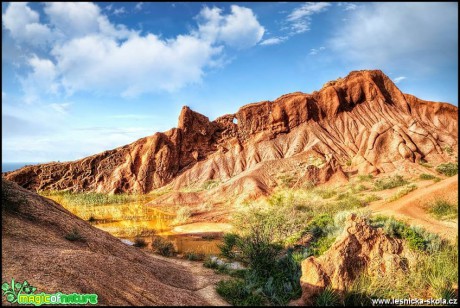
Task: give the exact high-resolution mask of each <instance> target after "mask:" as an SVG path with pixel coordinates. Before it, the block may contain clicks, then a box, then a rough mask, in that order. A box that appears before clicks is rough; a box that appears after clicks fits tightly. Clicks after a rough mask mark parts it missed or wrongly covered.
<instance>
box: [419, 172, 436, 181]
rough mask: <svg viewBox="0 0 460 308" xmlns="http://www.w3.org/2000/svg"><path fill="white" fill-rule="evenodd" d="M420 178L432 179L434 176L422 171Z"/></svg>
mask: <svg viewBox="0 0 460 308" xmlns="http://www.w3.org/2000/svg"><path fill="white" fill-rule="evenodd" d="M419 178H420V180H434V179H435V178H436V177H435V176H434V175H432V174H428V173H422V174H420V176H419Z"/></svg>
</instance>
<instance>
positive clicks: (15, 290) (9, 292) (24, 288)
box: [2, 278, 37, 303]
mask: <svg viewBox="0 0 460 308" xmlns="http://www.w3.org/2000/svg"><path fill="white" fill-rule="evenodd" d="M36 290H37V288H35V287H34V286H31V285H30V284H29V283H28V282H27V280H25V281H24V282H23V283H20V282H14V278H13V279H11V285H10V284H9V283H7V282H4V283H3V284H2V291H3V296H6V300H7V301H8V302H10V303H16V302H17V301H18V297H19V295H20V294H33V293H34V292H35V291H36Z"/></svg>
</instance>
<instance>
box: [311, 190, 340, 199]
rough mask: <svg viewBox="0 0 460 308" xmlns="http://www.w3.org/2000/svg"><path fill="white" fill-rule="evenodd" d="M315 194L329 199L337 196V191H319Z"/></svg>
mask: <svg viewBox="0 0 460 308" xmlns="http://www.w3.org/2000/svg"><path fill="white" fill-rule="evenodd" d="M315 193H316V194H318V195H319V196H320V197H321V198H323V199H329V198H332V197H334V196H335V195H337V191H336V190H334V189H317V190H315Z"/></svg>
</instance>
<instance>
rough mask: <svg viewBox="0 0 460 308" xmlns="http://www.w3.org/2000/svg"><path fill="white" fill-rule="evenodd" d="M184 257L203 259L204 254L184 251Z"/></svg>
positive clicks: (192, 259) (196, 259) (190, 259)
mask: <svg viewBox="0 0 460 308" xmlns="http://www.w3.org/2000/svg"><path fill="white" fill-rule="evenodd" d="M184 257H185V258H186V259H187V260H189V261H203V260H204V258H205V257H206V256H205V254H203V253H195V252H186V253H185V254H184Z"/></svg>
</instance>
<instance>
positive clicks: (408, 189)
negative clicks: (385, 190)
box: [388, 184, 417, 202]
mask: <svg viewBox="0 0 460 308" xmlns="http://www.w3.org/2000/svg"><path fill="white" fill-rule="evenodd" d="M415 189H417V185H415V184H410V185H406V186H404V187H403V188H400V189H399V190H398V191H397V192H396V193H395V194H394V195H393V196H391V197H390V198H388V201H389V202H391V201H395V200H398V199H399V198H401V197H403V196H405V195H407V194H408V193H410V192H411V191H413V190H415Z"/></svg>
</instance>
